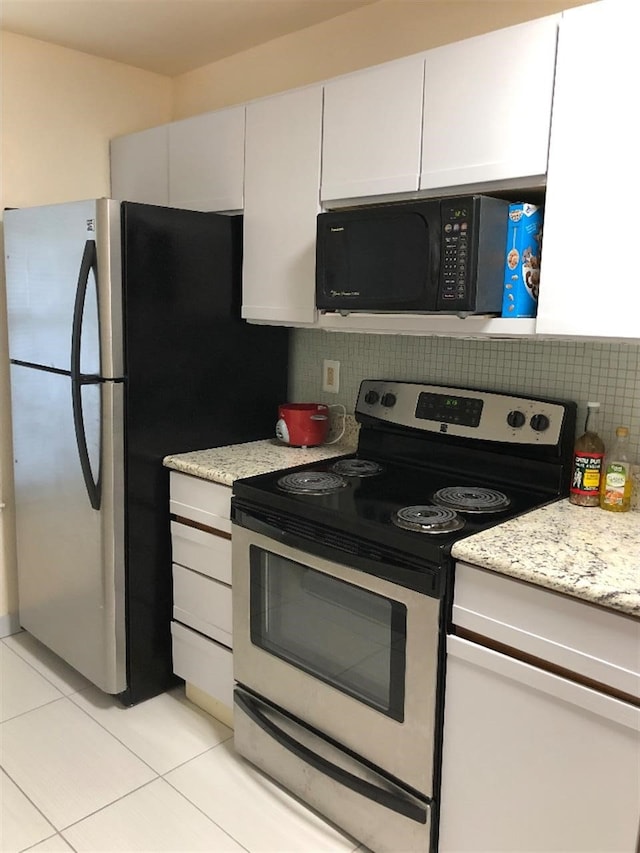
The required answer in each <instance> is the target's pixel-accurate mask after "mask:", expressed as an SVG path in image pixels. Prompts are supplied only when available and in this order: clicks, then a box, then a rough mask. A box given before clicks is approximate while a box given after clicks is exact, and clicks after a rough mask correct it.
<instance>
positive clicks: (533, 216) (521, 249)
mask: <svg viewBox="0 0 640 853" xmlns="http://www.w3.org/2000/svg"><path fill="white" fill-rule="evenodd" d="M541 245H542V207H539V206H537V205H535V204H528V203H527V202H517V203H515V204H510V205H509V222H508V226H507V248H506V257H505V265H504V291H503V297H502V316H503V317H535V316H536V313H537V309H538V289H539V287H540V248H541Z"/></svg>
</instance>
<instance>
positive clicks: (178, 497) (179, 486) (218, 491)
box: [169, 471, 231, 533]
mask: <svg viewBox="0 0 640 853" xmlns="http://www.w3.org/2000/svg"><path fill="white" fill-rule="evenodd" d="M169 489H170V501H169V509H170V511H171V512H172V513H173V514H174V515H179V516H182V517H183V518H188V519H190V520H191V521H197V522H198V523H199V524H206V525H208V526H209V527H214V528H216V529H217V530H224V531H225V532H226V533H231V521H230V518H231V487H230V486H224V485H222V484H221V483H212V482H211V480H202V479H200V478H199V477H192V476H191V475H190V474H182V473H181V472H179V471H171V472H170V474H169Z"/></svg>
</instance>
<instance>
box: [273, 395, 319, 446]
mask: <svg viewBox="0 0 640 853" xmlns="http://www.w3.org/2000/svg"><path fill="white" fill-rule="evenodd" d="M328 434H329V407H328V406H327V405H325V404H324V403H282V404H281V405H280V406H278V422H277V424H276V437H277V438H278V439H279V440H280V441H282V442H283V443H284V444H290V445H291V446H292V447H315V446H316V445H318V444H324V442H325V441H326V440H327V435H328Z"/></svg>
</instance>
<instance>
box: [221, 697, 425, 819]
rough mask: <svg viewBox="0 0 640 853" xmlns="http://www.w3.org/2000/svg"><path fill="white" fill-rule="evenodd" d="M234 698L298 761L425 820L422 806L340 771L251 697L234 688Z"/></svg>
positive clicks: (390, 805)
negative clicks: (267, 716) (277, 721)
mask: <svg viewBox="0 0 640 853" xmlns="http://www.w3.org/2000/svg"><path fill="white" fill-rule="evenodd" d="M233 698H234V702H235V703H236V704H237V705H238V706H239V707H240V709H241V710H242V711H244V713H245V714H247V716H248V717H250V719H251V720H253V722H254V723H255V724H256V725H257V726H260V728H261V729H262V730H263V731H264V732H266V734H268V735H269V736H270V737H272V738H273V739H274V740H275V741H277V742H278V743H279V744H280V745H281V746H283V747H284V748H285V749H287V750H289V752H292V753H293V754H294V755H295V756H296V758H299V759H300V760H301V761H304V762H306V763H307V764H309V765H311V767H313V768H314V769H315V770H318V771H319V772H320V773H324V775H325V776H329V777H330V778H331V779H333V780H334V781H335V782H338V783H339V784H341V785H344V786H345V787H346V788H349V789H351V790H352V791H355V792H356V793H357V794H360V795H361V796H363V797H366V798H367V799H369V800H373V801H374V802H376V803H378V804H379V805H381V806H384V807H385V808H388V809H391V810H392V811H394V812H397V813H398V814H401V815H404V817H408V818H410V819H411V820H415V821H417V822H418V823H426V822H427V810H426V809H424V808H421V807H420V806H418V805H416V804H415V803H412V802H410V801H409V800H406V799H404V798H403V797H400V796H398V795H396V794H392V793H391V792H390V791H385V790H384V789H383V788H378V787H376V786H375V785H372V784H371V782H367V781H365V780H364V779H360V778H359V777H358V776H354V775H353V774H352V773H349V772H348V771H347V770H343V769H342V767H338V766H337V765H336V764H332V763H331V762H330V761H327V760H326V759H325V758H322V757H321V756H319V755H316V753H315V752H312V751H311V750H310V749H308V748H307V747H306V746H303V745H302V744H301V743H298V742H297V741H296V740H295V739H294V738H292V737H291V736H290V735H288V734H287V733H286V732H283V731H282V729H280V728H278V726H276V725H275V724H274V723H272V722H271V720H268V719H267V718H266V717H265V716H264V714H262V713H261V712H260V710H259V709H258V706H257V703H256V702H255V700H253V699H251V698H250V697H248V696H247V695H246V694H242V695H241V694H239V693H238V692H237V691H236V692H235V693H234V697H233Z"/></svg>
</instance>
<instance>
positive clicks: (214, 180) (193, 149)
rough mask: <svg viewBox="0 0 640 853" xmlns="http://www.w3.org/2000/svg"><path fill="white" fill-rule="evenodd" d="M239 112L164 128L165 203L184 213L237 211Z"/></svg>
mask: <svg viewBox="0 0 640 853" xmlns="http://www.w3.org/2000/svg"><path fill="white" fill-rule="evenodd" d="M243 184H244V106H240V107H233V108H232V109H228V110H219V111H217V112H213V113H205V114H204V115H199V116H194V117H193V118H188V119H183V120H182V121H176V122H173V123H172V124H170V125H169V203H170V204H171V205H172V207H184V208H187V209H189V210H205V211H206V210H214V211H226V210H241V209H242V205H243Z"/></svg>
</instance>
